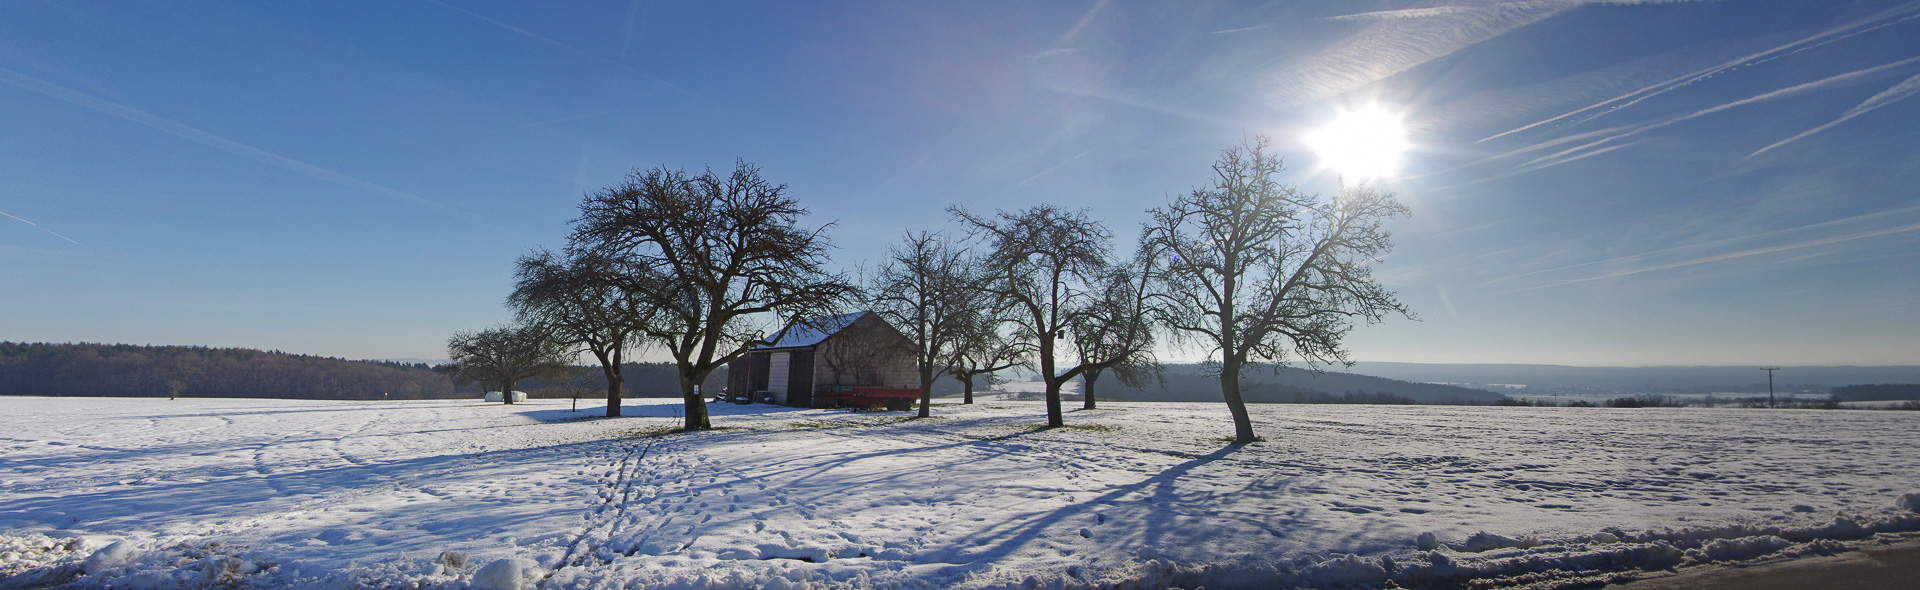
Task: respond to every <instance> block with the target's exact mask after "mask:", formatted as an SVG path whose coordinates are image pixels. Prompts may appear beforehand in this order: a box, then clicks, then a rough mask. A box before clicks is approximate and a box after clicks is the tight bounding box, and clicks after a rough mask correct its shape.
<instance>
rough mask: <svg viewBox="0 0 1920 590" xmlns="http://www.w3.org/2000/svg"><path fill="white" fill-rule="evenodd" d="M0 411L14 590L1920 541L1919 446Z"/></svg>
mask: <svg viewBox="0 0 1920 590" xmlns="http://www.w3.org/2000/svg"><path fill="white" fill-rule="evenodd" d="M0 401H4V402H5V403H6V404H7V411H6V412H5V413H4V415H0V576H5V577H4V578H0V587H7V586H15V587H41V586H50V585H62V584H65V585H71V586H73V587H96V586H98V587H104V586H112V587H116V588H122V587H155V588H166V587H207V586H221V587H286V586H303V587H329V586H331V587H359V586H370V587H443V588H463V587H484V588H511V587H535V586H538V587H543V588H762V587H766V588H799V587H826V588H840V587H860V588H865V587H876V588H944V587H959V588H995V587H1098V586H1106V587H1121V588H1129V587H1131V588H1161V587H1170V586H1180V587H1194V586H1202V585H1204V586H1206V587H1208V588H1214V589H1216V590H1218V589H1219V588H1233V587H1258V588H1266V587H1278V586H1285V585H1307V586H1319V587H1333V586H1342V585H1348V586H1353V585H1359V586H1374V587H1378V586H1382V585H1386V584H1387V583H1389V582H1390V581H1391V582H1392V583H1394V584H1398V585H1400V586H1408V587H1421V586H1434V587H1443V586H1444V587H1490V586H1498V585H1523V584H1530V583H1532V584H1546V585H1552V584H1563V583H1587V582H1592V581H1617V580H1624V579H1630V578H1633V577H1641V578H1645V577H1649V576H1660V575H1665V573H1664V572H1668V571H1671V570H1672V569H1673V568H1681V569H1685V568H1689V567H1693V566H1697V565H1701V564H1726V563H1744V562H1752V561H1764V560H1772V559H1782V558H1785V557H1790V556H1794V555H1803V554H1809V553H1832V552H1835V551H1839V550H1843V549H1845V548H1846V547H1848V546H1860V545H1863V544H1873V543H1886V542H1892V541H1895V540H1900V539H1912V538H1914V533H1913V531H1920V513H1916V512H1914V511H1913V509H1916V508H1920V495H1913V496H1906V494H1910V493H1913V492H1920V461H1915V460H1914V458H1915V457H1916V456H1920V455H1916V452H1915V448H1914V441H1916V440H1920V436H1917V435H1920V412H1874V411H1846V410H1837V411H1821V410H1779V411H1756V410H1732V409H1726V410H1721V409H1699V408H1681V409H1604V408H1490V407H1474V408H1466V407H1439V406H1335V405H1323V406H1299V405H1273V406H1256V407H1255V408H1254V411H1255V419H1256V424H1257V427H1258V429H1259V430H1260V432H1261V433H1262V434H1263V435H1264V436H1266V438H1267V442H1264V443H1259V444H1255V445H1249V446H1247V447H1244V448H1233V447H1229V446H1227V445H1226V444H1225V440H1224V439H1223V438H1222V437H1223V436H1224V435H1225V434H1227V432H1228V426H1227V423H1226V416H1225V408H1224V407H1223V406H1221V405H1219V404H1147V403H1140V404H1122V403H1108V404H1103V406H1104V408H1103V409H1101V410H1096V411H1075V412H1071V413H1070V414H1069V415H1068V423H1069V424H1070V425H1071V426H1070V427H1069V428H1064V429H1052V430H1047V429H1038V428H1035V427H1034V425H1035V424H1039V423H1043V422H1044V420H1043V418H1042V416H1041V407H1040V405H1039V404H1037V403H1013V402H987V403H982V404H976V405H974V406H959V405H945V406H941V407H937V408H935V415H936V416H937V417H936V418H934V419H931V420H908V419H906V418H907V416H908V415H909V414H905V413H874V414H852V413H846V412H842V411H828V410H794V409H787V408H776V407H770V406H732V405H726V406H713V409H714V410H715V412H716V414H717V415H716V417H715V419H714V423H715V425H716V426H721V427H723V429H722V430H717V431H712V432H705V433H693V434H680V433H673V434H661V431H663V430H665V429H666V428H667V427H670V426H672V425H675V424H677V423H678V421H677V418H676V415H677V410H678V407H677V403H675V402H671V401H670V400H628V406H627V407H628V410H629V414H630V415H633V416H634V417H628V418H621V419H616V420H605V419H576V418H581V417H588V416H594V415H596V414H598V413H599V412H600V411H601V408H600V407H599V406H597V405H592V406H583V408H582V410H581V411H580V412H578V413H572V412H569V411H567V410H566V402H564V401H558V402H556V401H550V400H534V401H533V402H532V403H529V404H524V405H515V406H502V405H498V404H482V403H479V402H473V401H427V402H316V401H287V400H204V399H200V400H196V399H182V400H178V401H167V400H160V399H61V398H0Z"/></svg>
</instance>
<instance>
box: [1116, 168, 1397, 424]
mask: <svg viewBox="0 0 1920 590" xmlns="http://www.w3.org/2000/svg"><path fill="white" fill-rule="evenodd" d="M1268 144H1269V141H1268V139H1267V138H1265V137H1256V138H1254V140H1253V141H1252V142H1250V143H1249V144H1246V145H1243V146H1238V147H1235V148H1233V149H1230V150H1227V151H1226V152H1224V153H1222V154H1221V156H1220V160H1219V161H1218V162H1215V163H1214V165H1213V171H1214V179H1213V183H1212V185H1211V186H1207V187H1204V188H1195V189H1193V191H1192V192H1190V193H1188V194H1187V195H1184V196H1181V197H1179V198H1177V199H1174V200H1172V201H1171V202H1169V203H1168V204H1167V206H1166V207H1165V208H1155V209H1154V210H1152V211H1151V215H1152V217H1153V219H1152V221H1151V222H1149V223H1148V224H1147V226H1146V231H1147V233H1146V235H1145V236H1144V237H1143V238H1142V242H1143V243H1142V248H1143V249H1145V250H1147V251H1148V252H1151V253H1153V254H1155V255H1160V256H1165V257H1166V260H1167V263H1168V266H1167V270H1166V272H1165V274H1164V276H1165V277H1166V280H1165V281H1164V284H1163V286H1162V288H1161V289H1160V291H1161V294H1160V295H1159V296H1157V304H1156V305H1155V306H1154V309H1156V310H1158V313H1157V314H1156V315H1157V317H1158V318H1159V319H1160V321H1162V322H1164V323H1165V325H1166V326H1167V327H1169V328H1171V329H1172V330H1174V331H1175V332H1176V333H1177V334H1180V335H1182V336H1183V337H1185V338H1189V339H1191V340H1193V341H1197V342H1198V343H1200V344H1202V345H1204V346H1208V347H1211V348H1212V352H1214V353H1218V354H1219V360H1218V366H1217V367H1216V368H1217V370H1218V371H1219V376H1220V391H1221V394H1222V395H1223V396H1224V397H1225V398H1226V402H1227V408H1228V410H1229V411H1230V412H1231V413H1232V414H1233V427H1234V442H1235V444H1245V443H1249V442H1253V441H1255V440H1258V439H1257V438H1256V437H1255V436H1254V433H1253V422H1252V419H1251V417H1250V416H1249V415H1248V413H1247V407H1246V402H1245V400H1244V399H1242V398H1241V395H1240V394H1241V392H1242V391H1243V388H1242V387H1241V385H1240V378H1241V377H1242V375H1243V373H1244V372H1245V371H1246V370H1247V369H1248V368H1249V367H1251V366H1254V365H1257V364H1259V363H1262V362H1272V363H1284V362H1287V361H1288V360H1290V359H1293V358H1298V359H1300V360H1303V361H1305V362H1306V363H1307V364H1308V366H1310V367H1313V368H1315V369H1316V370H1317V368H1318V367H1319V366H1320V365H1322V364H1328V363H1342V364H1350V362H1349V361H1348V360H1347V351H1346V350H1345V349H1344V348H1341V346H1340V341H1341V339H1342V337H1344V336H1345V335H1346V333H1347V332H1348V331H1350V330H1352V322H1353V320H1355V319H1356V318H1357V319H1361V320H1364V321H1366V322H1368V323H1373V322H1377V321H1380V320H1382V319H1384V318H1385V316H1386V315H1388V314H1401V315H1405V316H1407V317H1412V315H1411V314H1410V313H1408V312H1407V309H1406V307H1405V306H1404V305H1401V303H1400V302H1399V301H1398V300H1396V299H1395V298H1394V296H1393V293H1392V292H1390V291H1388V290H1387V289H1385V288H1383V287H1381V286H1380V284H1379V283H1376V282H1375V281H1374V279H1373V275H1372V272H1371V270H1370V266H1369V265H1370V264H1371V263H1372V262H1373V261H1374V260H1375V259H1377V258H1378V257H1380V256H1383V255H1385V254H1386V253H1387V252H1388V251H1389V250H1391V249H1392V246H1393V244H1392V241H1391V239H1390V238H1389V235H1388V233H1387V232H1386V231H1385V230H1384V229H1382V228H1381V223H1382V221H1383V220H1385V219H1387V218H1391V217H1395V216H1399V215H1405V214H1407V213H1408V211H1407V208H1406V207H1405V206H1403V205H1401V204H1400V203H1399V202H1398V201H1395V200H1394V199H1393V196H1392V195H1391V194H1383V193H1381V192H1379V191H1378V190H1375V189H1374V188H1373V187H1370V186H1365V185H1360V186H1345V187H1343V188H1342V190H1341V192H1340V194H1339V196H1337V197H1335V198H1334V199H1332V200H1331V201H1320V200H1317V199H1315V198H1312V197H1307V196H1302V195H1301V194H1299V192H1298V191H1297V190H1296V189H1295V188H1294V187H1291V186H1287V185H1283V184H1280V183H1279V182H1278V181H1276V180H1274V178H1273V176H1274V175H1275V174H1277V173H1279V172H1280V170H1281V169H1282V166H1281V161H1280V157H1279V156H1278V155H1275V154H1272V153H1270V152H1268V149H1267V148H1268ZM1210 354H1211V353H1210Z"/></svg>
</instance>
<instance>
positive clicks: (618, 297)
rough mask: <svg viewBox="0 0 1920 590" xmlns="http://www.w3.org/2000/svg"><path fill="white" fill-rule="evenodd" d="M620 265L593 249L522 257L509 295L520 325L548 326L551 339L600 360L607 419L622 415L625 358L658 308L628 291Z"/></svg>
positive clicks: (546, 251) (509, 300) (543, 250)
mask: <svg viewBox="0 0 1920 590" xmlns="http://www.w3.org/2000/svg"><path fill="white" fill-rule="evenodd" d="M621 277H622V273H621V272H620V268H619V262H618V261H617V260H615V259H613V258H610V257H606V256H600V255H598V254H597V253H595V252H593V251H590V250H579V249H575V250H570V251H568V252H567V253H566V254H564V255H562V254H556V253H554V252H552V251H549V250H546V249H544V248H542V249H538V250H535V251H533V252H531V253H528V254H526V255H524V256H521V257H520V260H519V262H518V264H517V265H516V268H515V271H514V288H513V293H512V294H510V295H508V296H507V305H508V306H509V307H512V308H513V310H514V312H515V314H516V315H517V316H518V317H519V318H520V321H522V322H527V323H538V324H540V325H543V326H547V327H548V329H549V330H550V333H551V334H552V336H553V337H554V338H556V339H558V340H559V341H560V342H561V343H563V344H566V345H569V346H579V347H583V348H585V349H586V350H587V351H588V352H591V353H593V358H594V359H596V360H598V361H600V372H601V373H602V374H603V375H605V376H606V378H607V417H609V418H613V417H618V416H619V415H620V393H621V390H622V389H623V388H624V386H625V384H626V378H625V377H624V376H622V375H621V374H620V366H621V363H622V362H624V361H623V358H622V357H623V355H624V354H625V353H626V351H627V350H628V349H629V348H630V347H633V346H636V345H637V344H638V342H636V341H637V340H638V338H636V337H637V336H638V335H639V332H640V329H641V327H642V326H645V325H647V324H648V323H649V322H651V321H652V320H653V316H654V309H655V308H654V307H652V306H650V305H647V302H646V300H645V299H644V298H643V297H641V296H640V295H639V294H636V293H634V292H631V291H628V290H627V289H625V288H623V281H622V278H621ZM576 401H577V400H576Z"/></svg>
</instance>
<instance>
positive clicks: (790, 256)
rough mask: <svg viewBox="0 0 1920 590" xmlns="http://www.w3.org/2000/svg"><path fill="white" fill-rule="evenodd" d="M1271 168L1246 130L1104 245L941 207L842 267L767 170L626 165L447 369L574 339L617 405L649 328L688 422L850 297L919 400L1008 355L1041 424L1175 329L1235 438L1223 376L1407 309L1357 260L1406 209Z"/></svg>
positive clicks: (611, 406) (528, 258) (699, 420)
mask: <svg viewBox="0 0 1920 590" xmlns="http://www.w3.org/2000/svg"><path fill="white" fill-rule="evenodd" d="M1282 170H1283V166H1282V161H1281V158H1280V157H1279V155H1278V154H1276V153H1274V152H1273V151H1272V149H1271V146H1270V142H1269V140H1268V139H1267V138H1264V137H1256V138H1253V139H1251V140H1249V141H1248V142H1246V143H1244V144H1242V145H1239V146H1235V147H1233V148H1231V149H1228V150H1226V151H1224V152H1222V154H1221V156H1220V158H1219V159H1218V160H1217V161H1216V162H1215V163H1214V164H1213V166H1212V174H1211V178H1209V179H1208V181H1207V182H1206V183H1205V184H1203V185H1200V186H1197V187H1194V188H1193V189H1191V190H1190V191H1188V192H1186V193H1184V194H1179V195H1174V196H1171V197H1170V198H1169V199H1168V201H1167V203H1166V204H1165V205H1164V206H1162V207H1155V208H1153V209H1151V210H1149V211H1148V215H1149V218H1150V220H1149V221H1147V222H1146V223H1144V224H1143V225H1142V227H1141V228H1140V229H1139V232H1138V234H1137V236H1136V237H1135V238H1134V239H1133V240H1131V241H1127V242H1124V243H1116V240H1115V237H1114V234H1113V231H1112V230H1111V229H1110V228H1108V227H1107V226H1106V225H1105V224H1104V223H1102V222H1101V221H1099V220H1097V219H1094V218H1093V217H1091V215H1090V213H1089V211H1087V210H1071V209H1065V208H1060V207H1057V206H1053V205H1049V204H1044V203H1042V204H1037V205H1034V206H1031V207H1028V208H1025V209H1021V210H1017V211H994V212H992V213H985V212H977V211H972V210H969V209H967V208H966V207H964V206H960V205H953V206H950V207H949V208H948V211H949V213H950V215H951V219H952V221H953V222H954V224H955V225H956V226H958V229H954V230H949V231H933V230H927V231H909V232H906V234H905V236H904V238H903V240H902V241H901V242H900V243H899V244H897V245H895V246H893V247H892V248H890V249H889V251H888V252H887V254H886V256H884V257H883V258H881V259H880V260H878V261H877V262H873V263H872V266H871V267H867V266H865V265H862V266H861V267H860V268H861V269H862V270H861V271H860V272H857V273H847V272H844V271H836V270H834V269H831V268H829V262H830V260H829V258H828V252H829V250H830V249H831V242H830V240H829V237H828V231H829V230H830V229H831V228H832V227H833V224H832V223H827V224H824V225H819V226H810V225H805V224H804V223H803V221H802V219H803V217H804V216H805V215H806V213H807V210H806V209H804V208H803V207H801V206H800V204H799V202H798V201H797V200H796V199H794V198H793V197H791V196H790V195H789V194H788V191H787V187H786V185H781V184H774V183H771V182H769V181H767V180H765V179H764V178H762V177H761V175H760V170H759V168H757V167H755V166H753V165H751V164H747V163H745V162H736V164H735V167H734V169H733V170H732V171H731V173H728V174H720V173H716V172H715V171H713V170H712V169H710V168H709V169H706V170H704V171H702V172H700V173H697V174H690V173H687V172H686V171H683V170H671V169H667V168H665V167H659V168H653V169H649V170H644V171H642V170H635V171H634V172H632V173H630V174H629V175H628V176H627V177H626V178H625V179H624V180H623V181H621V182H619V183H617V184H615V185H613V186H609V187H606V188H603V189H599V190H597V191H594V192H592V193H590V194H588V195H586V197H585V199H584V200H583V202H582V203H581V205H580V216H579V217H578V218H576V219H575V220H574V221H573V222H572V227H573V230H572V232H571V233H570V235H569V236H568V239H567V244H566V246H565V247H564V248H562V249H561V250H559V251H550V250H546V249H536V250H534V251H533V252H530V253H528V254H526V255H524V256H522V257H521V258H520V259H519V260H518V262H517V264H516V272H515V275H514V279H515V284H514V290H513V293H512V295H511V296H509V297H508V300H507V304H508V307H509V308H510V309H512V311H513V313H514V322H513V323H511V324H507V325H501V326H496V327H492V328H488V329H484V330H478V331H473V332H462V333H459V334H455V335H454V337H453V338H452V339H451V340H450V341H449V343H448V353H449V356H450V357H451V358H452V359H453V360H454V364H453V365H452V366H450V368H449V373H450V374H451V375H453V376H454V377H455V379H456V380H461V381H475V382H482V383H492V384H498V385H499V387H500V388H501V389H503V390H510V389H512V386H513V384H514V383H515V382H517V381H519V380H522V379H529V378H538V377H540V376H543V375H553V374H556V371H558V370H559V367H562V366H564V365H565V364H566V361H567V359H568V358H569V357H571V356H574V355H578V354H581V353H590V354H592V355H593V356H594V357H595V358H596V359H597V360H599V362H600V364H601V368H602V371H603V373H604V376H605V377H606V382H607V390H606V395H607V415H609V416H617V415H619V396H618V393H619V383H620V382H621V379H622V374H621V360H620V359H621V358H622V357H623V356H624V355H627V354H629V353H630V351H632V350H635V349H637V348H639V347H655V348H658V349H661V350H664V351H666V352H667V353H668V354H669V355H670V356H671V357H672V358H673V359H674V364H675V366H676V368H677V369H678V373H679V382H680V391H681V395H682V398H683V401H684V404H685V407H686V412H685V420H686V421H685V424H684V427H685V428H686V429H689V430H699V429H707V428H710V427H711V426H712V425H711V422H710V420H709V418H708V416H707V412H706V404H705V403H704V400H702V399H701V397H700V396H699V395H698V394H697V393H695V388H694V385H695V384H697V383H701V382H703V381H705V380H706V379H707V378H708V377H709V375H710V374H711V373H712V372H714V371H715V370H716V369H719V368H720V367H723V366H725V365H726V364H727V363H728V362H731V361H732V360H734V359H735V358H737V357H739V356H740V355H742V354H744V353H745V352H746V351H747V350H748V349H750V348H752V347H755V346H761V345H766V344H770V342H768V340H767V339H768V338H769V337H770V334H772V333H773V332H774V331H776V330H777V329H779V328H780V327H782V326H787V325H793V324H796V323H802V322H806V321H808V320H809V319H810V318H822V317H827V316H830V315H833V314H835V313H838V312H842V311H845V310H849V309H869V310H872V311H874V312H875V313H878V314H880V315H881V316H882V317H884V318H885V319H886V320H887V321H888V322H890V323H892V324H893V325H894V326H895V327H896V328H899V329H900V331H901V332H902V333H904V334H905V335H906V336H907V338H908V340H909V341H910V345H909V349H908V350H906V351H902V352H903V353H904V354H908V355H911V356H912V357H913V358H914V360H915V362H916V364H917V366H918V370H919V374H918V377H919V380H920V385H921V391H922V394H921V396H920V399H919V415H920V416H922V417H925V416H929V415H930V411H931V389H932V384H933V382H934V381H935V380H936V379H941V378H947V377H951V378H954V379H955V380H957V381H959V382H961V383H962V385H963V388H964V390H965V391H966V392H967V398H966V400H965V401H967V402H968V403H970V402H971V401H972V400H971V397H972V396H971V392H972V390H973V387H972V380H973V379H974V378H976V377H977V376H979V375H983V374H989V373H991V372H992V371H994V370H1000V369H1005V368H1010V367H1015V366H1020V367H1025V368H1027V369H1030V370H1032V371H1034V372H1036V373H1037V374H1038V375H1039V376H1040V377H1041V378H1042V379H1043V380H1044V381H1045V382H1046V388H1045V394H1044V397H1045V399H1046V413H1047V424H1048V425H1049V426H1055V427H1057V426H1062V425H1064V423H1065V420H1064V413H1063V408H1062V403H1061V395H1060V391H1061V387H1062V386H1063V385H1064V384H1066V383H1067V382H1069V381H1073V380H1076V379H1078V380H1081V381H1083V382H1084V384H1085V387H1086V393H1087V395H1085V396H1084V398H1083V402H1082V403H1083V407H1085V408H1093V407H1095V403H1096V402H1095V395H1094V394H1095V390H1096V388H1097V386H1098V384H1099V383H1100V381H1101V379H1103V378H1106V377H1108V376H1111V377H1112V378H1113V379H1114V380H1117V381H1119V382H1120V383H1122V384H1123V385H1129V386H1137V385H1139V384H1141V383H1144V382H1146V381H1149V380H1154V379H1158V378H1160V377H1161V376H1162V369H1161V367H1160V362H1159V360H1158V359H1157V358H1156V357H1155V354H1154V351H1155V350H1159V349H1162V348H1167V347H1178V348H1184V349H1190V350H1200V351H1205V352H1206V354H1207V356H1208V358H1209V359H1210V360H1209V361H1208V362H1207V363H1206V364H1205V367H1206V371H1207V374H1208V375H1209V376H1211V377H1215V378H1217V379H1218V380H1219V393H1220V399H1222V400H1223V401H1224V402H1225V403H1226V404H1227V406H1228V409H1229V412H1230V414H1231V415H1232V422H1233V428H1234V440H1235V442H1236V443H1247V442H1252V441H1254V440H1257V436H1256V435H1255V433H1254V431H1253V427H1252V422H1251V418H1250V415H1249V413H1248V412H1247V408H1246V403H1247V400H1246V398H1245V396H1244V395H1243V394H1244V393H1245V392H1246V391H1247V390H1248V388H1250V387H1253V386H1254V385H1257V383H1258V375H1259V374H1260V373H1261V372H1262V369H1273V368H1276V367H1278V366H1280V364H1282V363H1289V362H1299V363H1304V364H1305V365H1307V366H1308V367H1311V368H1315V369H1317V368H1319V367H1323V366H1327V365H1341V364H1349V359H1348V353H1347V350H1346V348H1344V347H1343V346H1342V344H1341V343H1342V340H1343V338H1344V336H1345V335H1346V334H1347V333H1348V332H1349V331H1351V330H1352V329H1353V328H1354V326H1356V325H1357V324H1363V323H1373V322H1378V321H1381V320H1383V319H1385V318H1387V317H1389V316H1404V317H1412V314H1411V313H1410V312H1409V311H1408V310H1407V308H1406V307H1405V306H1404V305H1402V304H1401V303H1400V302H1399V301H1398V300H1397V299H1396V298H1395V296H1394V294H1393V293H1392V292H1391V291H1389V290H1387V289H1386V288H1384V287H1382V286H1381V285H1380V284H1379V283H1378V282H1377V281H1376V280H1374V278H1373V276H1372V274H1371V268H1372V265H1373V263H1374V262H1376V261H1378V260H1379V259H1380V258H1381V257H1382V256H1385V255H1386V254H1387V253H1388V252H1389V251H1390V250H1391V248H1392V242H1391V239H1390V235H1389V234H1388V232H1387V231H1386V230H1385V229H1384V228H1383V227H1382V224H1383V223H1384V222H1385V220H1387V219H1390V218H1393V217H1398V216H1403V215H1406V214H1408V210H1407V208H1406V207H1405V206H1403V205H1401V204H1400V203H1399V202H1398V201H1396V200H1395V199H1394V198H1393V196H1392V195H1391V194H1389V193H1383V192H1380V191H1378V190H1377V189H1375V188H1374V187H1372V186H1368V185H1365V184H1356V185H1344V184H1343V185H1342V186H1341V188H1340V190H1339V192H1338V194H1336V195H1334V196H1332V197H1330V198H1321V197H1319V196H1316V195H1307V194H1303V193H1301V192H1300V191H1299V190H1298V189H1297V188H1296V187H1294V186H1292V185H1287V184H1284V183H1282V182H1280V181H1279V179H1278V178H1277V176H1278V175H1279V173H1280V172H1281V171H1282ZM508 399H509V400H510V399H511V398H510V397H509V398H508Z"/></svg>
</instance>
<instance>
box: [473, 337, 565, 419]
mask: <svg viewBox="0 0 1920 590" xmlns="http://www.w3.org/2000/svg"><path fill="white" fill-rule="evenodd" d="M571 354H572V351H571V350H570V349H569V348H568V347H567V346H566V345H564V344H561V342H560V341H559V340H557V339H555V338H553V336H552V335H550V334H549V333H548V332H547V330H546V329H545V328H544V327H542V326H539V325H536V324H523V325H518V326H496V327H493V328H487V329H485V330H481V331H478V332H455V333H454V335H453V337H452V338H450V339H448V340H447V357H448V358H450V359H452V360H453V362H452V364H450V365H443V366H444V367H446V369H445V370H446V371H447V372H448V373H449V376H450V377H452V378H453V381H454V383H456V384H462V383H479V384H480V385H481V386H482V387H488V386H497V387H499V388H500V396H501V398H502V401H505V402H506V403H509V404H511V403H513V387H514V385H516V384H518V383H520V381H521V380H524V379H532V378H535V377H552V376H558V375H564V374H566V370H567V364H568V363H567V361H568V360H569V359H568V356H570V355H571Z"/></svg>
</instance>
